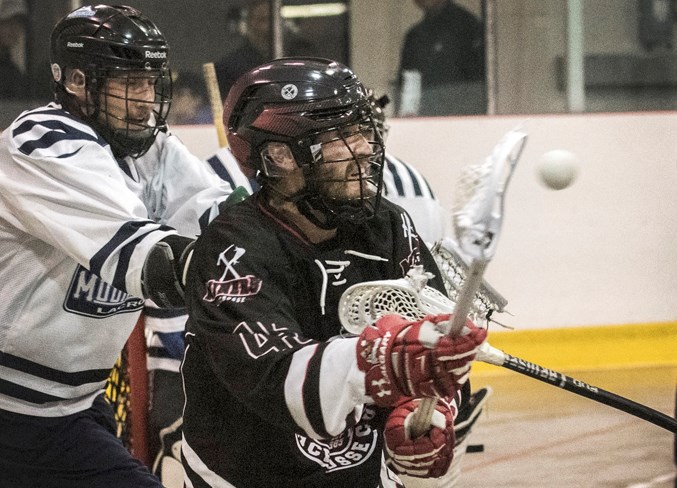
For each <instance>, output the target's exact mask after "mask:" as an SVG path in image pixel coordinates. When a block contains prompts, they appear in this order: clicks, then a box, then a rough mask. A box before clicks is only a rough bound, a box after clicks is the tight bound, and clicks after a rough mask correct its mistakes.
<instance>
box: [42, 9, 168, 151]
mask: <svg viewBox="0 0 677 488" xmlns="http://www.w3.org/2000/svg"><path fill="white" fill-rule="evenodd" d="M168 53H169V46H168V45H167V42H166V40H165V38H164V36H163V35H162V33H161V32H160V31H159V30H158V28H157V27H156V26H155V24H153V23H152V22H151V21H150V20H148V19H147V18H145V17H144V16H143V15H142V14H141V12H139V11H138V10H136V9H134V8H131V7H124V6H115V7H111V6H107V5H98V6H84V7H81V8H79V9H77V10H75V11H73V12H71V13H70V14H68V15H67V16H66V17H64V18H63V19H62V20H61V21H59V23H58V24H57V25H56V27H55V28H54V31H53V32H52V39H51V61H52V75H53V78H54V86H55V98H56V99H57V100H58V101H59V102H61V103H62V104H63V105H64V107H65V108H66V109H68V110H69V111H71V112H73V113H74V114H76V115H78V116H80V117H82V118H83V119H85V120H86V121H87V122H89V123H90V124H91V125H92V126H93V127H94V128H96V129H97V131H98V132H99V133H100V134H101V136H102V137H103V138H104V139H106V141H107V142H108V143H109V144H110V145H111V148H112V150H113V153H114V154H115V155H116V156H117V157H125V156H132V157H139V156H141V155H143V154H144V153H145V152H146V151H148V149H149V148H150V146H151V145H152V144H153V142H154V141H155V137H156V136H157V134H158V132H159V131H160V130H162V129H163V128H165V127H166V118H167V114H168V113H169V109H170V106H171V97H172V81H171V71H170V69H169V66H168V62H167V57H168ZM67 69H79V70H81V71H82V72H83V73H84V75H85V90H86V93H87V101H86V103H84V104H82V103H81V102H80V101H79V100H78V99H76V97H75V96H74V95H72V94H70V93H68V92H67V91H66V89H65V87H64V82H65V79H66V78H65V77H66V70H67ZM113 87H114V89H113ZM144 87H145V88H144Z"/></svg>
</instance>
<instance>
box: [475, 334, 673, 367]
mask: <svg viewBox="0 0 677 488" xmlns="http://www.w3.org/2000/svg"><path fill="white" fill-rule="evenodd" d="M494 330H495V329H494ZM488 341H489V343H490V344H491V345H492V346H493V347H495V348H497V349H501V350H502V351H505V352H506V353H508V354H511V355H513V356H517V357H519V358H521V359H525V360H527V361H530V362H532V363H535V364H537V365H539V366H543V367H546V368H549V369H553V370H556V371H558V370H579V369H605V368H625V367H628V366H637V367H640V366H660V365H663V366H674V367H677V322H659V323H644V324H629V325H607V326H591V327H570V328H556V329H530V330H516V331H496V332H494V331H491V330H490V331H489V337H488ZM499 372H505V373H506V374H514V373H513V372H511V371H509V370H507V369H505V368H501V367H498V366H493V365H490V364H486V363H482V362H479V361H477V362H475V363H473V367H472V376H478V375H482V374H484V373H489V374H497V373H499Z"/></svg>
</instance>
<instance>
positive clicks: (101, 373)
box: [0, 352, 111, 386]
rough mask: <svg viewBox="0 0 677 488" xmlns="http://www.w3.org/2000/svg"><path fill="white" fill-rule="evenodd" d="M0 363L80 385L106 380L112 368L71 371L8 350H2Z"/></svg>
mask: <svg viewBox="0 0 677 488" xmlns="http://www.w3.org/2000/svg"><path fill="white" fill-rule="evenodd" d="M0 365H1V366H5V367H7V368H11V369H15V370H17V371H21V372H23V373H28V374H30V375H32V376H37V377H38V378H42V379H45V380H49V381H54V382H56V383H61V384H63V385H69V386H79V385H84V384H87V383H98V382H100V381H104V380H105V379H106V378H108V375H109V374H110V370H111V368H108V369H90V370H86V371H75V372H72V373H71V372H66V371H60V370H58V369H54V368H50V367H48V366H43V365H42V364H38V363H34V362H33V361H29V360H28V359H23V358H20V357H18V356H14V355H12V354H9V353H6V352H0Z"/></svg>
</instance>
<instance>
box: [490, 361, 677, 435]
mask: <svg viewBox="0 0 677 488" xmlns="http://www.w3.org/2000/svg"><path fill="white" fill-rule="evenodd" d="M504 354H505V361H504V362H503V364H501V365H500V366H502V367H503V368H506V369H509V370H511V371H515V372H517V373H521V374H523V375H525V376H529V377H530V378H534V379H537V380H540V381H543V382H544V383H548V384H550V385H553V386H556V387H558V388H562V389H563V390H567V391H570V392H571V393H575V394H577V395H581V396H584V397H586V398H589V399H591V400H594V401H596V402H599V403H603V404H604V405H608V406H610V407H613V408H616V409H618V410H621V411H622V412H625V413H629V414H630V415H634V416H635V417H639V418H641V419H643V420H646V421H647V422H651V423H652V424H655V425H657V426H659V427H663V428H664V429H667V430H669V431H670V432H672V433H673V434H677V420H675V419H673V418H672V417H670V416H668V415H665V414H664V413H662V412H659V411H657V410H654V409H652V408H649V407H647V406H646V405H642V404H640V403H637V402H634V401H632V400H629V399H627V398H623V397H622V396H619V395H616V394H615V393H611V392H609V391H606V390H603V389H602V388H598V387H596V386H592V385H589V384H587V383H585V382H583V381H581V380H577V379H575V378H571V377H569V376H567V375H565V374H562V373H559V372H557V371H553V370H551V369H548V368H544V367H543V366H539V365H537V364H534V363H530V362H529V361H525V360H524V359H520V358H518V357H515V356H511V355H510V354H507V353H504Z"/></svg>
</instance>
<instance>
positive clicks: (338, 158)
mask: <svg viewBox="0 0 677 488" xmlns="http://www.w3.org/2000/svg"><path fill="white" fill-rule="evenodd" d="M373 140H374V139H373V132H372V129H371V128H367V127H365V126H362V125H358V124H355V125H351V126H348V127H344V128H342V129H340V130H334V131H331V132H326V133H324V134H320V135H319V136H318V138H317V143H320V144H322V149H321V150H322V160H323V163H322V164H319V165H318V166H317V167H316V171H315V173H314V179H315V180H316V183H317V187H318V189H319V191H320V193H322V194H323V195H324V196H325V197H327V198H330V199H334V200H339V201H349V200H358V199H361V198H368V197H372V196H373V195H375V194H376V190H377V185H376V183H375V182H374V179H375V172H376V171H375V168H374V165H373V164H372V162H371V157H372V156H373V154H374V152H373V150H372V146H371V144H370V143H369V141H373Z"/></svg>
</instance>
